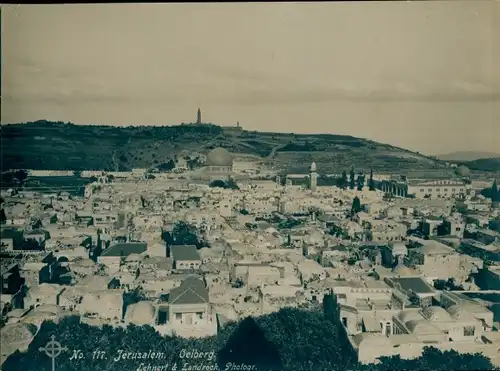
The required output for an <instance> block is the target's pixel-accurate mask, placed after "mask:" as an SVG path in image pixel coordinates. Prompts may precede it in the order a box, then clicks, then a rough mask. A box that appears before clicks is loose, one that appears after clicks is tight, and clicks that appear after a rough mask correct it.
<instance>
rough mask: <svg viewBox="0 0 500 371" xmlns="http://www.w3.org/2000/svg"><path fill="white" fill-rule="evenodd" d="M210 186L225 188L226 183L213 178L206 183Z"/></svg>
mask: <svg viewBox="0 0 500 371" xmlns="http://www.w3.org/2000/svg"><path fill="white" fill-rule="evenodd" d="M208 186H209V187H210V188H226V183H225V182H224V181H223V180H219V179H217V180H214V181H212V182H210V184H209V185H208Z"/></svg>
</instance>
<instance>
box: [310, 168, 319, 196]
mask: <svg viewBox="0 0 500 371" xmlns="http://www.w3.org/2000/svg"><path fill="white" fill-rule="evenodd" d="M317 185H318V173H317V172H316V163H315V162H314V161H313V163H312V164H311V170H310V171H309V189H310V190H311V191H313V192H316V186H317Z"/></svg>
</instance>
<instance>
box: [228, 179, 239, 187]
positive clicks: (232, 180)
mask: <svg viewBox="0 0 500 371" xmlns="http://www.w3.org/2000/svg"><path fill="white" fill-rule="evenodd" d="M226 188H228V189H234V190H236V189H240V187H238V184H236V182H235V181H234V179H233V178H229V179H228V180H227V182H226Z"/></svg>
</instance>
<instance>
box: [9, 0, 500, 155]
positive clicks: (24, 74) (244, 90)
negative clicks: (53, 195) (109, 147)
mask: <svg viewBox="0 0 500 371" xmlns="http://www.w3.org/2000/svg"><path fill="white" fill-rule="evenodd" d="M198 107H200V108H201V109H202V113H203V121H205V122H212V123H214V124H217V125H222V126H224V125H234V124H235V123H236V121H239V122H240V124H241V125H242V126H243V127H244V128H245V129H248V130H260V131H276V132H296V133H332V134H349V135H353V136H358V137H363V138H369V139H373V140H376V141H380V142H384V143H390V144H393V145H396V146H400V147H404V148H408V149H411V150H415V151H421V152H423V153H427V154H442V153H448V152H453V151H489V152H500V2H496V1H481V0H475V1H442V2H441V1H433V2H429V1H425V2H424V1H422V2H418V1H417V2H363V3H360V2H353V3H348V2H344V3H342V2H337V3H333V2H332V3H328V2H323V3H271V4H264V3H233V4H225V3H213V4H209V3H206V4H203V3H201V4H188V3H184V4H74V5H21V6H16V5H7V6H3V7H2V107H1V108H2V110H1V111H2V123H4V124H5V123H17V122H24V121H36V120H39V119H47V120H55V121H70V122H73V123H76V124H100V125H123V126H128V125H177V124H180V123H181V122H194V121H195V120H196V110H197V109H198Z"/></svg>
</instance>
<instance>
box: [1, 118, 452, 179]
mask: <svg viewBox="0 0 500 371" xmlns="http://www.w3.org/2000/svg"><path fill="white" fill-rule="evenodd" d="M1 144H2V151H1V160H2V162H1V163H2V170H8V169H19V168H27V169H60V170H66V169H72V170H83V169H96V170H98V169H99V170H101V169H102V170H129V169H132V168H149V167H154V166H158V165H160V164H162V163H166V162H168V161H169V160H170V159H172V158H174V157H175V156H179V155H186V154H203V153H207V152H208V151H209V150H210V149H212V148H215V147H224V148H226V149H227V150H229V151H230V152H233V153H238V154H242V155H243V154H245V155H250V156H254V157H256V158H257V159H259V158H260V159H261V160H262V161H263V162H264V163H265V164H267V165H268V166H269V168H271V169H275V170H281V171H287V172H292V173H293V172H304V171H307V169H308V167H309V165H310V164H311V162H312V161H315V162H316V163H317V165H318V169H319V171H320V172H321V173H339V172H341V171H342V170H346V169H349V168H350V167H351V166H354V167H355V169H356V171H361V170H363V171H369V169H371V168H372V169H373V170H374V171H398V172H405V171H407V170H415V171H424V172H426V171H429V170H430V171H433V172H439V173H440V174H445V173H447V172H448V171H450V170H449V169H446V167H445V165H444V163H443V162H442V161H439V160H435V159H432V158H429V157H426V156H423V155H420V154H418V153H414V152H410V151H407V150H404V149H401V148H397V147H394V146H391V145H388V144H382V143H377V142H374V141H371V140H367V139H361V138H356V137H352V136H347V135H330V134H315V135H305V134H304V135H299V134H292V133H267V132H252V131H241V132H239V133H238V132H235V131H231V130H230V129H229V128H223V127H219V126H216V125H212V124H203V125H194V124H187V125H184V124H183V125H178V126H163V127H159V126H134V127H114V126H88V125H74V124H69V123H62V122H48V121H37V122H31V123H25V124H16V125H12V124H11V125H2V128H1ZM247 157H248V156H247Z"/></svg>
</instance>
